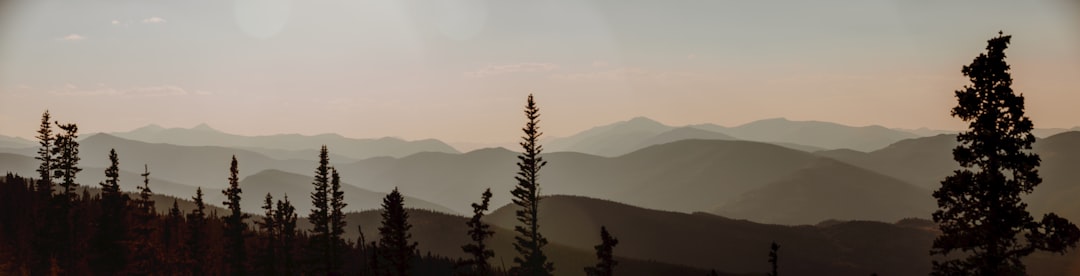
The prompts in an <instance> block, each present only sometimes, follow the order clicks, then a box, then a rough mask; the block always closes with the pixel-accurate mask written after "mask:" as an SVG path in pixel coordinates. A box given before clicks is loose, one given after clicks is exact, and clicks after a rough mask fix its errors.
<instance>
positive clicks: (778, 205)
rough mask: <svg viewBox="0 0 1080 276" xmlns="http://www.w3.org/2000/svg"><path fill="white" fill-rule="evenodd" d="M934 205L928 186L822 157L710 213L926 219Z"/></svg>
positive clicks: (808, 219) (784, 219)
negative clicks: (920, 186) (912, 183)
mask: <svg viewBox="0 0 1080 276" xmlns="http://www.w3.org/2000/svg"><path fill="white" fill-rule="evenodd" d="M935 207H936V205H935V203H934V201H933V198H932V197H931V196H930V191H929V190H926V189H923V188H919V187H915V186H913V185H911V184H908V183H906V182H903V181H900V180H898V179H895V178H892V177H887V176H884V175H881V174H879V173H876V172H872V171H868V170H864V169H859V168H856V167H854V166H852V165H849V164H846V163H842V162H839V161H836V160H832V159H827V158H822V159H819V160H817V161H816V162H814V163H813V164H811V165H810V166H808V167H806V168H804V169H801V170H799V171H797V172H795V173H792V174H790V175H788V176H787V177H786V178H784V179H781V180H779V181H777V182H773V183H770V184H768V185H766V186H764V187H761V188H758V189H754V190H752V191H749V192H747V193H745V194H743V195H742V196H741V197H740V198H739V199H738V200H737V201H735V202H732V203H731V204H727V205H725V206H724V207H721V208H720V209H717V210H716V213H717V214H721V215H725V216H728V217H733V218H747V219H751V220H753V221H755V222H761V223H777V224H815V223H818V222H821V221H823V220H827V219H838V220H876V221H897V220H900V219H903V218H909V217H919V218H929V214H930V213H932V212H933V211H934V210H935Z"/></svg>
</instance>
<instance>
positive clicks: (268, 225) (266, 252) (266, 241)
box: [257, 193, 279, 275]
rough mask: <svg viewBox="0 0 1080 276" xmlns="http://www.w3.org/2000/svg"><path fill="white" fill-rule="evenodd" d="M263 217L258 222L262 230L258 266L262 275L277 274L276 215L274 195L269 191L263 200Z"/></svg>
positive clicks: (277, 239)
mask: <svg viewBox="0 0 1080 276" xmlns="http://www.w3.org/2000/svg"><path fill="white" fill-rule="evenodd" d="M262 209H263V219H262V222H258V223H257V224H258V225H259V230H260V231H261V232H262V238H263V240H262V250H261V252H259V254H260V256H259V260H260V263H259V267H260V268H262V275H277V269H276V267H275V266H276V264H277V257H278V254H279V253H278V251H279V249H278V241H279V238H278V236H279V235H278V231H277V230H278V227H277V225H278V222H277V217H276V216H274V196H272V195H270V193H266V198H265V199H264V200H263V206H262Z"/></svg>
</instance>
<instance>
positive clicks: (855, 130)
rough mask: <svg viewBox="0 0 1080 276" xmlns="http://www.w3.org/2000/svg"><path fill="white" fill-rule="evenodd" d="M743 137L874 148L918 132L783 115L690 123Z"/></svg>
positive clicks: (816, 145)
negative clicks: (737, 121) (743, 121)
mask: <svg viewBox="0 0 1080 276" xmlns="http://www.w3.org/2000/svg"><path fill="white" fill-rule="evenodd" d="M693 126H694V127H698V128H702V129H705V130H710V131H716V132H721V133H725V134H728V135H731V136H734V137H736V138H739V139H743V140H751V141H762V142H779V143H793V144H799V145H807V146H813V147H819V148H825V149H853V150H858V151H873V150H877V149H881V148H883V147H885V146H888V145H889V144H892V143H894V142H896V141H900V140H903V139H908V138H915V137H918V136H917V135H915V134H913V133H910V132H905V131H900V130H895V129H889V128H885V127H882V126H877V125H874V126H862V127H854V126H846V125H841V124H836V123H830V122H819V121H791V120H787V119H784V118H774V119H765V120H759V121H754V122H750V123H747V124H743V125H740V126H736V127H723V126H718V125H712V124H704V125H693Z"/></svg>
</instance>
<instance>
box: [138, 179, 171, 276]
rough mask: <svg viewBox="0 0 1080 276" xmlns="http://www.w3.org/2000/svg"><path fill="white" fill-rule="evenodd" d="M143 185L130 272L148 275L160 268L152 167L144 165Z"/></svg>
mask: <svg viewBox="0 0 1080 276" xmlns="http://www.w3.org/2000/svg"><path fill="white" fill-rule="evenodd" d="M141 176H142V177H143V185H142V186H139V187H138V189H139V198H138V199H136V200H134V201H135V210H134V213H133V216H134V223H135V224H134V225H133V227H132V231H131V235H132V236H131V246H130V247H131V249H132V250H133V252H131V253H132V254H131V257H132V258H131V269H130V270H129V271H127V273H128V274H136V275H148V274H152V273H153V272H154V271H155V270H157V269H159V267H158V266H159V262H158V258H157V257H158V252H157V250H158V245H159V243H157V242H155V241H154V240H152V238H153V235H154V230H155V229H156V228H157V225H155V224H154V219H155V218H156V217H157V211H156V210H155V209H154V200H153V199H151V198H150V197H151V196H152V195H153V191H151V190H150V167H149V166H147V165H145V164H144V165H143V173H142V174H141ZM178 212H179V211H178Z"/></svg>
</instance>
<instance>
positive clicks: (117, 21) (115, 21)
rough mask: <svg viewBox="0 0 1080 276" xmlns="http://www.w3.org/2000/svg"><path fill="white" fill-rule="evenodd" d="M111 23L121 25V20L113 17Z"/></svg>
mask: <svg viewBox="0 0 1080 276" xmlns="http://www.w3.org/2000/svg"><path fill="white" fill-rule="evenodd" d="M110 23H112V24H113V25H120V20H116V19H113V20H112V22H110Z"/></svg>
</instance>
